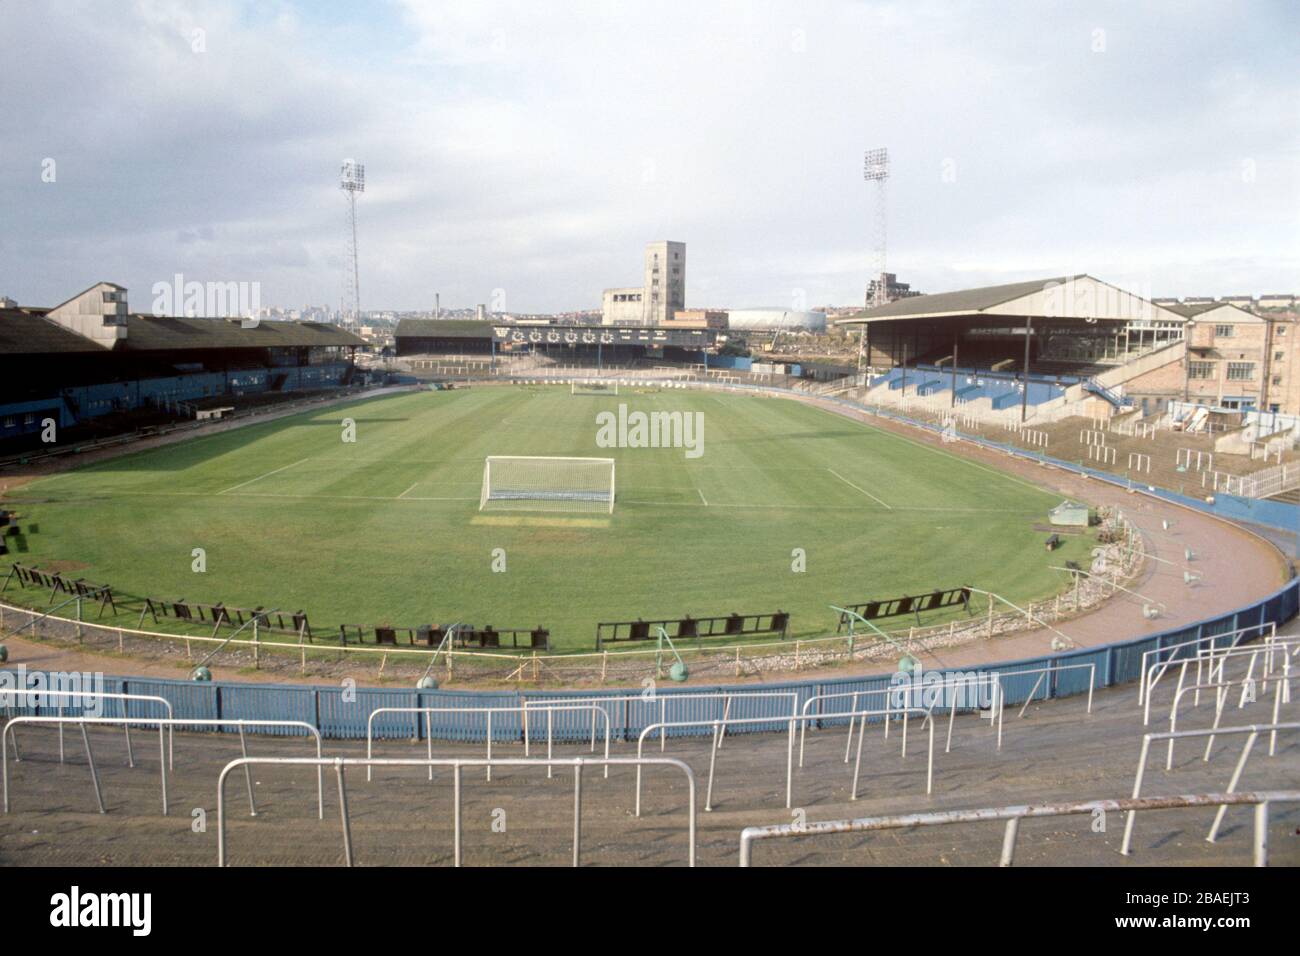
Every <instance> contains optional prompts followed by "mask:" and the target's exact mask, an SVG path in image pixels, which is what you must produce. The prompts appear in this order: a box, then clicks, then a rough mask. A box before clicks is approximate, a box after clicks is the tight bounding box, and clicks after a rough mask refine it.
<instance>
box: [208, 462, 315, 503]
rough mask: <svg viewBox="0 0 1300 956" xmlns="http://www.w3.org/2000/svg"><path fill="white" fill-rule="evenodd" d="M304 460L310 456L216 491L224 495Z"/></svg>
mask: <svg viewBox="0 0 1300 956" xmlns="http://www.w3.org/2000/svg"><path fill="white" fill-rule="evenodd" d="M304 461H311V456H310V455H308V456H307V457H306V458H303V459H301V460H299V461H295V462H294V463H293V464H290V465H285V466H284V467H282V468H276V469H275V470H274V471H268V472H267V473H266V474H265V475H258V476H257V477H256V478H249V479H248V481H241V482H240V483H239V484H237V485H231V486H230V487H229V488H224V489H222V490H221V491H218V492H217V494H219V495H224V494H225V493H226V492H228V491H235V490H236V489H239V488H243V487H244V486H245V485H251V484H252V483H253V482H255V481H261V480H262V479H263V478H270V477H271V476H272V475H278V474H279V473H280V472H282V471H288V470H289V469H290V468H292V467H294V465H301V464H302V463H303V462H304Z"/></svg>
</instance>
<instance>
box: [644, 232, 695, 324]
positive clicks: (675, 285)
mask: <svg viewBox="0 0 1300 956" xmlns="http://www.w3.org/2000/svg"><path fill="white" fill-rule="evenodd" d="M641 303H642V308H643V309H644V313H643V321H644V322H645V324H646V325H659V324H661V323H663V322H667V321H669V320H670V319H672V317H673V313H675V312H676V311H677V310H678V309H684V308H686V243H684V242H669V241H668V240H663V241H660V242H649V243H646V247H645V293H644V295H643V296H642V298H641Z"/></svg>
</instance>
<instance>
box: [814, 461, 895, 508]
mask: <svg viewBox="0 0 1300 956" xmlns="http://www.w3.org/2000/svg"><path fill="white" fill-rule="evenodd" d="M826 470H827V471H829V472H830V473H831V474H832V475H834V476H835V477H836V478H838V479H839V480H840V481H842V482H844V483H845V484H846V485H848V486H849V487H850V488H852V489H854V490H855V491H860V492H862V493H863V494H864V495H866V496H867V497H868V498H870V499H871V500H872V501H879V502H880V503H881V504H882V505H885V507H886V508H889V510H890V511H893V510H894V509H893V508H890V506H889V505H887V504H885V502H883V501H880V499H879V498H877V497H876V496H875V495H873V494H872V493H871V492H869V491H867V489H866V488H859V487H858V486H857V485H855V484H854V483H853V482H851V481H849V480H848V479H847V478H845V477H844V476H843V475H841V474H840V473H839V472H838V471H836V470H835V469H834V468H827V469H826Z"/></svg>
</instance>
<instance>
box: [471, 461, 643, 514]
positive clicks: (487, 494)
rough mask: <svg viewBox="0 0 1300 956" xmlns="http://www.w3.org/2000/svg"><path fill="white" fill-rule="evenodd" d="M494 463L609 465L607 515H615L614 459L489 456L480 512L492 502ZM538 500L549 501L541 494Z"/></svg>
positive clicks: (484, 463)
mask: <svg viewBox="0 0 1300 956" xmlns="http://www.w3.org/2000/svg"><path fill="white" fill-rule="evenodd" d="M494 461H497V462H501V461H557V462H560V461H562V462H590V463H598V464H602V465H609V507H608V509H607V511H606V513H607V514H613V513H614V498H615V493H616V489H617V487H618V486H617V482H616V480H615V472H616V470H617V465H616V464H615V460H614V459H613V458H583V457H573V456H566V455H488V456H487V457H486V458H484V459H483V486H482V489H481V490H480V491H479V499H478V510H479V511H482V510H483V509H484V508H485V507H487V503H488V501H490V500H491V488H492V463H493V462H494ZM524 500H531V499H524ZM536 500H538V501H546V500H549V499H548V498H547V496H545V495H544V494H539V495H538V496H537V499H536Z"/></svg>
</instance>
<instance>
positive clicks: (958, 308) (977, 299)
mask: <svg viewBox="0 0 1300 956" xmlns="http://www.w3.org/2000/svg"><path fill="white" fill-rule="evenodd" d="M1082 278H1084V276H1083V274H1079V275H1074V276H1057V277H1056V278H1054V279H1033V280H1031V281H1028V282H1011V283H1008V284H1007V285H989V286H983V287H981V288H978V289H958V290H957V291H955V292H936V293H933V294H931V295H915V296H911V297H909V298H906V299H899V300H897V301H896V302H890V303H889V304H888V305H882V306H878V307H877V308H874V309H867V310H865V311H863V312H859V313H857V314H855V315H852V316H850V318H851V319H897V318H908V317H911V316H920V315H935V314H944V313H971V312H982V311H984V310H985V309H991V308H993V306H995V305H1001V304H1002V303H1003V302H1010V301H1011V300H1012V299H1020V298H1024V297H1025V296H1027V295H1033V294H1034V293H1035V292H1041V291H1042V290H1043V288H1044V287H1045V286H1047V285H1050V284H1052V283H1060V282H1069V281H1070V280H1072V279H1082Z"/></svg>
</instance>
